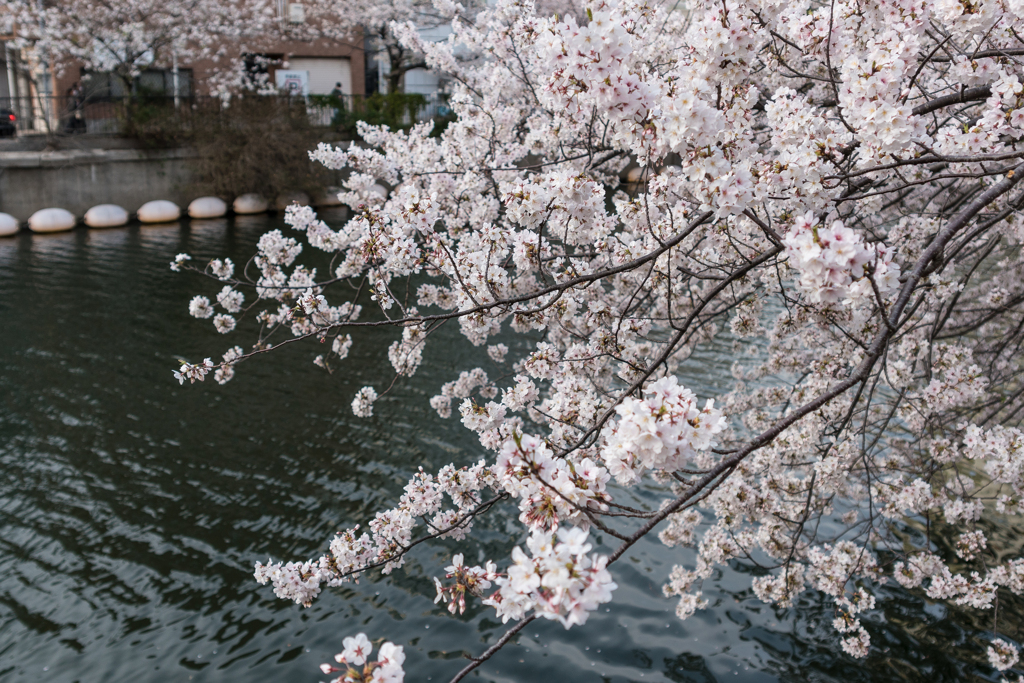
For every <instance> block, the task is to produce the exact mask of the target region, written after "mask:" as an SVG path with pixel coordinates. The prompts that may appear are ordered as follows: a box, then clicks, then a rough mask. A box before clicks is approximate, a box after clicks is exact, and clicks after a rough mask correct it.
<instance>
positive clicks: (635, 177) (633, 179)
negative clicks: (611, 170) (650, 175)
mask: <svg viewBox="0 0 1024 683" xmlns="http://www.w3.org/2000/svg"><path fill="white" fill-rule="evenodd" d="M646 170H647V169H646V168H644V167H642V166H637V167H636V168H631V169H629V173H627V174H626V182H627V183H631V184H636V183H639V182H640V181H641V180H642V179H643V178H644V177H645V176H644V171H646Z"/></svg>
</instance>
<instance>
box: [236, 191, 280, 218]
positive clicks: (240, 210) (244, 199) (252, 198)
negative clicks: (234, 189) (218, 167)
mask: <svg viewBox="0 0 1024 683" xmlns="http://www.w3.org/2000/svg"><path fill="white" fill-rule="evenodd" d="M231 208H232V209H233V210H234V212H235V213H237V214H241V215H243V216H246V215H249V214H253V213H266V211H267V209H269V208H270V205H269V204H267V200H266V199H264V198H263V197H261V196H260V195H258V194H255V193H251V192H250V193H249V194H243V195H242V196H240V197H235V201H234V203H233V204H232V205H231Z"/></svg>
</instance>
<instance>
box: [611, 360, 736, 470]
mask: <svg viewBox="0 0 1024 683" xmlns="http://www.w3.org/2000/svg"><path fill="white" fill-rule="evenodd" d="M615 411H616V412H617V413H618V414H619V420H618V421H616V422H612V423H609V426H608V427H607V428H606V429H605V432H604V441H605V445H604V447H603V448H602V449H601V457H602V459H603V460H604V462H605V463H606V464H607V466H608V471H609V472H610V473H611V474H612V475H614V476H615V478H616V480H617V481H618V482H619V483H620V484H632V483H634V482H636V481H638V480H639V479H640V477H641V476H643V474H644V472H646V471H648V470H655V471H664V472H672V471H675V470H678V469H682V468H683V467H685V466H686V465H687V464H688V463H690V462H692V461H694V460H696V459H698V458H699V457H700V455H699V453H700V452H701V451H706V450H707V449H708V448H710V447H711V445H712V443H713V441H714V438H715V436H716V435H718V434H720V433H721V432H722V431H723V430H724V429H725V427H726V419H725V416H724V415H723V414H722V411H721V410H719V409H717V408H715V401H714V399H708V400H707V402H706V403H705V404H704V408H703V409H701V408H698V405H697V397H696V395H694V393H693V392H692V391H690V390H689V389H687V388H686V387H683V386H681V385H680V384H679V381H678V380H677V379H676V377H675V376H672V375H669V376H667V377H663V378H662V379H660V380H658V381H656V382H652V383H651V384H649V385H647V387H646V388H645V389H644V398H643V400H640V399H635V398H626V399H624V400H623V401H622V402H621V403H620V404H619V405H618V406H617V407H616V408H615Z"/></svg>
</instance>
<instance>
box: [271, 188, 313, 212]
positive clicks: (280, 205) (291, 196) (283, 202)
mask: <svg viewBox="0 0 1024 683" xmlns="http://www.w3.org/2000/svg"><path fill="white" fill-rule="evenodd" d="M292 204H299V205H301V206H309V195H308V194H306V193H305V192H299V191H294V192H282V193H281V194H279V195H277V200H276V201H275V202H274V207H275V208H276V209H277V210H278V211H284V210H285V209H287V208H288V207H289V206H291V205H292Z"/></svg>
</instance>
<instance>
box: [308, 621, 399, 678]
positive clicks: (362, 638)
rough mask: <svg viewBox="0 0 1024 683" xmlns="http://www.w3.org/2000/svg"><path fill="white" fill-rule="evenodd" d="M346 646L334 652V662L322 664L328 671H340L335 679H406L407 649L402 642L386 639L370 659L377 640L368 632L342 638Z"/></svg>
mask: <svg viewBox="0 0 1024 683" xmlns="http://www.w3.org/2000/svg"><path fill="white" fill-rule="evenodd" d="M342 644H343V645H344V646H345V649H344V650H342V651H341V652H339V653H338V654H337V655H335V656H334V661H335V662H337V663H338V664H340V665H341V666H340V667H337V666H334V665H333V664H321V665H320V670H321V671H322V672H324V673H325V674H327V675H330V674H333V673H337V674H339V675H338V676H337V677H336V678H334V679H332V680H331V683H402V681H404V680H405V670H404V669H403V668H402V664H404V663H405V651H404V650H403V648H402V646H401V645H395V644H394V643H390V642H385V643H383V644H382V645H381V646H380V649H379V650H378V651H377V659H376V660H372V659H370V654H371V653H372V652H373V643H371V642H370V639H369V638H367V637H366V634H365V633H360V634H357V635H355V636H349V637H348V638H345V639H344V640H343V641H342Z"/></svg>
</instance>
